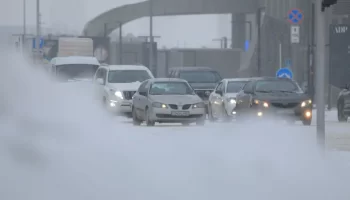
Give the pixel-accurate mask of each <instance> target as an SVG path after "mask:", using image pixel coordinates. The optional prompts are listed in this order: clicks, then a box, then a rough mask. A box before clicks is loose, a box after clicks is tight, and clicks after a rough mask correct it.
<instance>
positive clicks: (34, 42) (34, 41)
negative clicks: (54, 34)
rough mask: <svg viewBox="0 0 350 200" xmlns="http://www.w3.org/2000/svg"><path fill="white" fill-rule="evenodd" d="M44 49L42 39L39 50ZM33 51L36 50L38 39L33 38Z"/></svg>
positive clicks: (41, 39) (42, 39)
mask: <svg viewBox="0 0 350 200" xmlns="http://www.w3.org/2000/svg"><path fill="white" fill-rule="evenodd" d="M43 47H44V38H40V43H39V48H40V49H42V48H43ZM33 49H36V38H33Z"/></svg>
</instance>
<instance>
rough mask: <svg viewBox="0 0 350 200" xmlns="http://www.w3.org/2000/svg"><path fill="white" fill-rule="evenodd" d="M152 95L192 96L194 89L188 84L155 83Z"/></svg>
mask: <svg viewBox="0 0 350 200" xmlns="http://www.w3.org/2000/svg"><path fill="white" fill-rule="evenodd" d="M149 93H150V94H151V95H192V94H194V91H193V89H192V88H191V87H190V86H189V84H188V83H186V82H176V81H174V82H172V81H167V82H155V83H153V84H152V85H151V88H150V91H149Z"/></svg>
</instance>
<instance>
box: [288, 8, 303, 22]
mask: <svg viewBox="0 0 350 200" xmlns="http://www.w3.org/2000/svg"><path fill="white" fill-rule="evenodd" d="M303 18H304V15H303V13H302V12H301V10H300V9H298V8H294V9H292V10H290V11H289V12H288V21H289V22H290V23H291V24H300V23H301V21H302V20H303Z"/></svg>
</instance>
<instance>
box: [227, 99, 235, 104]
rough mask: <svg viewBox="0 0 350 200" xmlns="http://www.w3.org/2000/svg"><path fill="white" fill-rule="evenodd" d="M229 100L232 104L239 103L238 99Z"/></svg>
mask: <svg viewBox="0 0 350 200" xmlns="http://www.w3.org/2000/svg"><path fill="white" fill-rule="evenodd" d="M227 101H228V102H229V103H230V104H236V103H237V101H236V99H227Z"/></svg>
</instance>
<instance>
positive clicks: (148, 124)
mask: <svg viewBox="0 0 350 200" xmlns="http://www.w3.org/2000/svg"><path fill="white" fill-rule="evenodd" d="M145 115H146V116H145V121H146V125H147V126H154V125H155V122H154V121H151V120H150V119H149V109H148V108H146V112H145Z"/></svg>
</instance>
